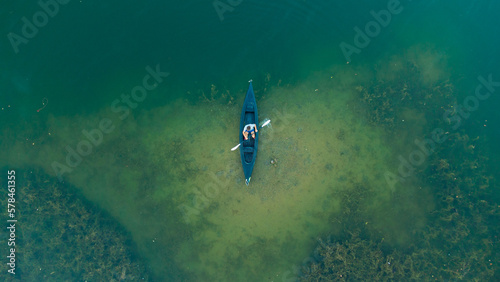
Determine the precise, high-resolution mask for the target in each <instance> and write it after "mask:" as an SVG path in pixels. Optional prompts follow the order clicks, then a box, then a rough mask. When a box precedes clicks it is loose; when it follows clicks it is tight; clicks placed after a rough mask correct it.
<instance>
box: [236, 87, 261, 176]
mask: <svg viewBox="0 0 500 282" xmlns="http://www.w3.org/2000/svg"><path fill="white" fill-rule="evenodd" d="M247 124H256V125H257V124H258V118H257V102H256V101H255V94H254V93H253V87H252V81H251V80H250V85H249V86H248V91H247V95H246V97H245V102H244V103H243V110H242V111H241V120H240V130H239V132H238V134H239V136H240V143H241V146H240V154H241V164H242V165H243V173H245V183H246V184H247V185H248V184H250V179H251V178H252V171H253V166H254V164H255V158H256V157H257V141H258V140H259V133H258V132H256V133H255V139H253V138H252V134H248V140H245V139H244V137H243V128H244V127H245V125H247ZM257 126H258V125H257ZM256 129H257V127H256Z"/></svg>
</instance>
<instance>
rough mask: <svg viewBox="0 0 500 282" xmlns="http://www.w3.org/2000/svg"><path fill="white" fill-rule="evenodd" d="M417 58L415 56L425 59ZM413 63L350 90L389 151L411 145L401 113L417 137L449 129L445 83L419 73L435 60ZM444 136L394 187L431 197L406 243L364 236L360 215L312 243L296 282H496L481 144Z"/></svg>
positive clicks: (407, 58) (494, 222)
mask: <svg viewBox="0 0 500 282" xmlns="http://www.w3.org/2000/svg"><path fill="white" fill-rule="evenodd" d="M414 51H415V50H413V51H412V52H413V54H416V53H415V52H414ZM421 51H422V52H421V55H419V56H420V57H428V56H432V53H433V51H432V50H430V51H429V49H426V50H425V49H424V50H421ZM419 56H417V57H415V56H412V55H408V54H405V55H404V56H401V58H399V59H396V58H394V59H393V60H390V61H389V63H390V64H394V65H398V66H400V67H401V68H400V69H398V71H397V72H394V73H392V72H389V73H384V74H383V76H385V79H382V80H374V81H373V82H372V83H369V84H367V85H364V86H359V87H358V88H357V90H358V91H359V97H360V100H361V101H362V102H363V103H364V104H365V106H364V109H363V111H360V112H361V113H364V115H363V118H365V119H366V120H367V121H368V122H370V123H371V124H373V125H374V126H377V127H380V128H382V129H383V130H384V131H386V132H387V135H388V138H387V140H397V141H388V142H392V143H398V142H400V143H403V144H402V145H401V144H400V145H398V144H394V145H393V146H394V147H395V148H407V146H406V145H404V143H406V144H412V143H413V142H412V141H413V139H414V138H415V136H418V134H417V135H415V134H405V133H404V131H405V130H409V129H410V128H408V129H405V128H404V126H403V125H402V122H401V121H402V120H403V119H404V118H403V117H402V116H403V113H404V112H407V111H409V110H411V111H414V113H417V114H418V113H422V116H423V117H425V121H424V123H423V124H424V126H423V127H421V128H420V129H419V130H418V131H419V133H421V132H422V131H421V130H422V129H423V132H426V131H427V132H431V131H432V129H433V128H436V127H443V128H446V126H447V125H448V127H449V124H447V121H446V120H442V118H441V117H442V116H441V114H442V113H443V112H444V111H445V110H446V109H450V108H452V107H453V103H454V102H455V101H456V100H455V96H456V94H455V93H454V91H455V89H454V86H453V81H451V80H450V79H446V78H445V79H443V80H437V79H434V78H433V79H432V80H429V79H427V78H429V77H430V78H432V76H429V75H428V73H429V71H426V70H425V69H426V68H427V67H428V64H429V62H435V61H436V60H437V59H435V58H434V59H433V58H423V59H418V57H419ZM438 57H439V56H438ZM389 63H388V64H389ZM381 65H382V68H384V67H387V66H384V65H383V64H381ZM445 67H446V65H445V64H443V66H442V68H443V69H445ZM432 68H433V69H434V70H435V65H434V64H432ZM440 73H441V74H442V72H440ZM408 101H412V102H408ZM447 134H449V136H448V139H447V141H446V142H445V143H443V144H441V145H438V146H436V148H435V150H434V151H433V153H432V154H431V155H430V156H429V159H428V160H427V163H426V164H425V165H423V166H422V167H418V168H417V169H416V171H415V173H414V175H413V177H411V178H409V179H406V182H405V183H404V184H403V183H398V184H397V185H396V190H395V191H394V193H393V198H394V200H398V199H401V198H397V196H398V195H401V193H404V192H402V191H404V190H403V189H405V190H407V189H408V188H409V187H411V186H412V185H418V187H420V188H419V190H420V191H422V192H425V193H427V194H429V195H432V202H433V203H434V207H432V209H431V210H428V211H426V215H425V217H426V218H427V220H426V224H425V226H424V227H422V228H416V229H413V230H412V233H413V236H412V240H411V241H407V242H406V243H405V244H395V242H393V241H391V240H387V236H386V234H384V232H373V230H370V225H367V224H363V221H364V220H363V218H362V216H361V215H360V214H355V215H353V216H351V217H350V219H349V222H350V225H345V226H344V229H343V232H342V233H341V234H340V235H336V234H332V235H330V236H329V237H328V240H325V242H323V241H321V242H320V244H318V246H317V247H316V249H315V251H314V254H315V260H314V261H312V262H310V263H307V264H303V265H302V268H301V272H300V273H301V276H300V280H301V281H331V280H351V281H352V280H367V279H370V280H372V279H375V280H395V281H403V280H410V281H422V280H424V281H429V280H437V281H443V280H445V281H446V280H467V281H493V280H498V279H499V275H500V274H499V273H500V271H499V266H500V264H499V260H498V259H499V255H498V254H499V251H500V250H499V247H498V241H499V239H498V234H499V231H500V230H499V229H498V222H499V220H500V210H499V208H498V207H499V206H498V202H497V201H498V197H495V196H494V193H495V191H496V190H498V184H497V182H496V181H494V178H493V174H492V171H491V170H490V169H489V167H488V157H487V156H488V152H487V151H486V149H485V148H487V146H485V142H487V140H486V138H485V137H484V136H480V135H479V136H475V135H474V136H472V137H470V136H468V134H467V132H466V130H465V129H459V130H457V131H452V130H450V132H447ZM402 136H403V137H402ZM402 152H404V149H403V150H402ZM365 193H366V192H365ZM353 196H358V195H356V194H355V195H353ZM342 203H343V206H342V209H343V210H357V208H358V207H359V204H357V202H356V201H355V202H354V203H352V202H349V201H342Z"/></svg>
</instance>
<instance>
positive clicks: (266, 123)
mask: <svg viewBox="0 0 500 282" xmlns="http://www.w3.org/2000/svg"><path fill="white" fill-rule="evenodd" d="M270 122H271V120H268V121H266V122H264V124H263V125H261V126H260V128H262V127H264V126H266V125H268V124H269V123H270Z"/></svg>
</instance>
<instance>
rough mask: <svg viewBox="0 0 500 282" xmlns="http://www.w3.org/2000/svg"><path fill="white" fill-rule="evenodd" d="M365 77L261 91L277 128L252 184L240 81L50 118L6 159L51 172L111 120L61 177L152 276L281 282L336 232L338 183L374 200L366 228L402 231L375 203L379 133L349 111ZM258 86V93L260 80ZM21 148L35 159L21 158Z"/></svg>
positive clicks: (329, 76) (340, 74)
mask: <svg viewBox="0 0 500 282" xmlns="http://www.w3.org/2000/svg"><path fill="white" fill-rule="evenodd" d="M369 78H370V75H369V74H366V73H362V72H361V71H359V70H353V69H351V68H347V67H341V68H338V69H333V70H331V71H329V72H324V73H319V74H317V75H315V76H314V77H312V78H311V79H309V80H307V81H306V82H303V83H301V84H298V85H294V86H281V87H278V86H274V87H270V88H269V89H267V90H266V91H262V90H260V91H256V96H257V103H258V106H259V117H260V120H261V121H262V120H264V118H269V119H271V120H272V127H266V128H263V129H261V131H260V132H259V133H260V134H261V135H260V141H259V142H260V143H259V152H258V157H257V162H256V165H255V169H254V172H253V176H252V181H251V184H250V186H248V187H247V186H245V184H244V179H243V171H242V169H241V160H240V156H239V152H238V151H235V152H231V151H230V149H231V148H232V147H233V146H235V145H236V143H237V142H238V136H237V131H238V126H239V120H238V117H239V113H240V109H241V102H242V101H243V98H244V97H243V96H244V93H245V92H246V89H244V87H242V91H241V93H237V94H234V93H232V95H233V96H234V97H235V102H234V103H232V104H231V105H222V104H221V103H219V102H217V101H213V102H206V103H199V104H196V105H192V104H189V103H187V102H184V101H177V102H176V103H174V104H171V105H169V106H165V107H160V108H156V109H153V110H151V111H148V112H140V111H138V112H137V113H136V115H135V117H133V116H130V117H128V118H127V119H125V120H123V121H120V120H118V119H117V118H116V114H114V113H111V112H110V110H109V109H105V110H103V111H102V112H101V113H99V114H97V115H93V116H77V117H66V118H65V117H59V118H57V119H56V118H53V117H49V120H48V124H49V126H48V128H50V129H51V131H52V134H51V137H50V139H47V140H45V141H44V143H43V144H42V145H41V146H39V147H37V148H36V150H35V149H33V148H30V147H29V146H27V145H16V146H15V148H14V150H11V153H10V156H9V158H8V159H11V160H14V159H16V160H17V161H16V162H17V163H16V162H14V161H13V162H14V163H12V162H11V164H12V165H19V166H21V167H22V166H24V165H26V164H27V163H33V162H34V163H35V164H37V165H40V166H42V167H44V168H45V169H46V171H47V172H48V173H49V174H51V175H54V171H53V169H52V167H51V163H52V162H53V161H54V160H56V161H59V162H64V158H65V151H64V147H65V146H66V145H71V146H75V145H76V144H77V143H78V142H79V141H80V140H82V135H81V132H80V131H81V130H82V129H85V128H88V129H90V128H93V127H96V124H98V123H99V121H100V120H101V119H102V118H103V117H110V118H111V119H112V120H113V121H114V124H115V125H116V129H115V130H114V131H113V132H112V133H110V134H109V135H105V136H104V142H103V143H102V144H101V145H99V146H98V147H97V148H94V150H93V152H92V153H91V154H90V155H89V156H86V157H85V158H84V161H83V162H82V164H80V165H79V166H77V167H76V168H74V170H73V171H72V172H71V173H68V174H66V175H65V178H64V179H65V181H66V182H67V183H69V184H72V185H73V186H75V187H77V188H78V189H81V191H82V192H83V194H84V195H85V196H86V197H87V198H89V199H90V200H91V201H93V202H95V203H97V204H98V205H99V206H101V207H102V208H103V209H105V210H106V211H108V212H110V213H111V214H112V215H113V216H114V217H115V218H117V219H118V220H119V221H120V222H121V223H122V224H123V225H124V226H125V227H126V228H127V229H128V230H129V231H130V233H131V234H132V237H133V239H134V241H135V242H136V244H137V246H138V248H139V251H140V253H141V254H142V255H143V256H144V257H146V258H147V259H148V260H149V264H150V266H151V267H152V270H153V271H154V272H155V273H156V275H158V276H162V277H165V276H175V277H178V278H180V277H179V275H189V277H185V276H183V278H185V279H193V280H197V281H201V280H205V281H239V280H253V281H266V280H275V281H282V280H283V279H285V278H289V277H291V276H293V275H291V274H290V273H291V272H293V265H297V264H300V263H301V262H302V261H303V260H304V259H306V258H307V257H308V256H310V255H311V252H312V250H313V248H314V246H315V245H316V244H317V243H318V241H317V238H318V236H323V235H326V234H330V233H335V232H339V230H335V227H334V224H333V222H341V221H342V220H343V217H344V214H345V211H343V210H342V207H343V206H342V202H341V199H340V197H339V196H338V193H339V192H340V191H348V190H349V189H353V187H358V188H359V187H360V186H362V187H364V188H365V189H369V190H370V191H371V192H372V194H371V195H375V196H372V197H373V198H372V199H369V202H371V203H372V204H371V206H367V207H366V211H364V212H365V213H369V212H371V213H373V215H372V216H371V217H370V219H369V221H370V222H368V218H367V224H370V226H372V225H373V226H375V227H376V228H377V229H380V230H382V229H383V230H384V231H383V232H387V234H392V237H393V238H397V237H398V232H402V233H404V232H405V231H402V230H400V227H398V226H390V225H388V224H387V222H386V218H387V217H390V215H388V212H387V211H379V213H377V211H376V210H375V209H373V207H376V206H377V205H378V204H380V205H381V206H387V205H388V201H389V199H390V197H391V193H392V191H391V189H390V188H389V187H388V185H387V183H386V182H385V179H384V177H383V174H384V172H385V171H386V170H388V169H392V170H393V169H394V167H393V164H391V162H390V159H391V158H392V153H391V151H390V148H388V147H387V145H385V143H384V142H383V141H382V139H381V138H382V135H383V133H382V132H381V131H380V130H379V129H377V128H374V127H372V126H370V125H368V124H366V123H364V122H363V118H362V117H359V116H357V115H356V114H355V113H354V111H353V108H354V107H356V106H357V105H355V104H353V103H352V102H351V99H352V98H353V95H356V94H355V93H354V91H355V90H354V89H355V86H356V85H358V84H359V83H361V82H363V81H362V79H365V80H367V79H369ZM254 87H255V89H257V90H259V89H261V88H260V87H259V82H258V81H255V82H254ZM114 115H115V116H114ZM20 151H25V152H28V153H29V154H31V155H32V157H31V158H30V159H28V158H22V157H21V158H19V153H16V152H20ZM272 159H276V160H277V164H276V165H272V164H271V162H270V161H271V160H272ZM371 208H372V210H370V209H371ZM417 208H418V207H417ZM389 236H391V235H389ZM179 269H180V270H179ZM182 273H183V274H182Z"/></svg>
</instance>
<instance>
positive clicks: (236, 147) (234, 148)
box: [231, 143, 241, 151]
mask: <svg viewBox="0 0 500 282" xmlns="http://www.w3.org/2000/svg"><path fill="white" fill-rule="evenodd" d="M240 145H241V143H240V144H238V145H236V146H235V147H233V148H232V149H231V151H234V150H236V149H238V147H239V146H240Z"/></svg>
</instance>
